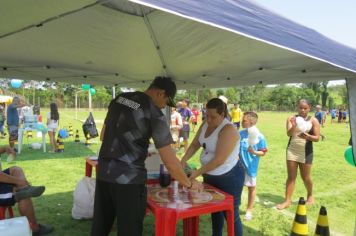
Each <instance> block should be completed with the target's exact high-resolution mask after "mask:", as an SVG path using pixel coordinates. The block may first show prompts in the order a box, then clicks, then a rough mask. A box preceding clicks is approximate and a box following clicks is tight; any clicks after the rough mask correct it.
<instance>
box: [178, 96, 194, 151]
mask: <svg viewBox="0 0 356 236" xmlns="http://www.w3.org/2000/svg"><path fill="white" fill-rule="evenodd" d="M178 112H179V113H180V115H181V116H182V121H183V128H182V129H181V130H180V137H182V138H183V144H184V152H186V151H187V149H188V140H189V133H190V123H191V122H192V119H193V113H192V111H191V110H190V108H189V100H188V99H184V100H183V101H182V107H181V108H180V109H179V110H178Z"/></svg>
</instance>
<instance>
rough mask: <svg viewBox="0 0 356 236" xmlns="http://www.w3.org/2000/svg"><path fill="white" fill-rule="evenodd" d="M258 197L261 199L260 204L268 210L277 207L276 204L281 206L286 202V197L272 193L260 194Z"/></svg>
mask: <svg viewBox="0 0 356 236" xmlns="http://www.w3.org/2000/svg"><path fill="white" fill-rule="evenodd" d="M257 196H258V198H259V204H261V205H263V206H265V207H267V208H272V207H275V206H276V204H279V203H281V202H283V201H284V197H282V196H280V195H274V194H271V193H258V194H257Z"/></svg>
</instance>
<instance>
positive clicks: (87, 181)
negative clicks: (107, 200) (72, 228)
mask: <svg viewBox="0 0 356 236" xmlns="http://www.w3.org/2000/svg"><path fill="white" fill-rule="evenodd" d="M94 195H95V179H93V178H89V177H86V176H85V177H83V178H82V179H81V180H80V181H79V182H78V183H77V187H76V188H75V190H74V192H73V208H72V217H73V219H76V220H80V219H92V218H93V212H94Z"/></svg>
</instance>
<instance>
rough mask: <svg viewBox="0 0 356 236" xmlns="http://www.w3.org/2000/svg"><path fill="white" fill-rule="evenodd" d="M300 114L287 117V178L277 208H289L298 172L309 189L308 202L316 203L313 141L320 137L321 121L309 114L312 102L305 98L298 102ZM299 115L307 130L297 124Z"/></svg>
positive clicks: (309, 203)
mask: <svg viewBox="0 0 356 236" xmlns="http://www.w3.org/2000/svg"><path fill="white" fill-rule="evenodd" d="M297 108H298V115H294V116H290V117H288V119H287V125H286V128H287V135H288V137H289V142H288V147H287V160H286V164H287V174H288V177H287V180H286V190H285V199H284V202H282V203H281V204H278V205H277V206H276V207H277V209H279V210H281V209H284V208H287V207H289V206H290V204H291V203H292V195H293V191H294V186H295V180H296V178H297V174H298V168H299V171H300V175H301V177H302V180H303V182H304V186H305V188H306V190H307V201H306V204H308V205H311V204H313V203H314V197H313V181H312V179H311V168H312V163H313V142H318V141H319V138H320V123H319V121H318V120H317V119H316V118H315V117H311V116H309V115H308V113H309V112H310V109H311V105H310V103H309V102H308V101H307V100H305V99H302V100H299V102H298V106H297ZM297 117H301V118H303V120H304V126H305V128H306V131H305V132H301V130H300V129H299V127H298V126H297V122H296V120H297Z"/></svg>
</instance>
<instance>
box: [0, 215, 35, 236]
mask: <svg viewBox="0 0 356 236" xmlns="http://www.w3.org/2000/svg"><path fill="white" fill-rule="evenodd" d="M0 235H1V236H19V235H21V236H31V235H32V231H31V228H30V224H29V223H28V220H27V218H26V217H25V216H21V217H15V218H11V219H6V220H0Z"/></svg>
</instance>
